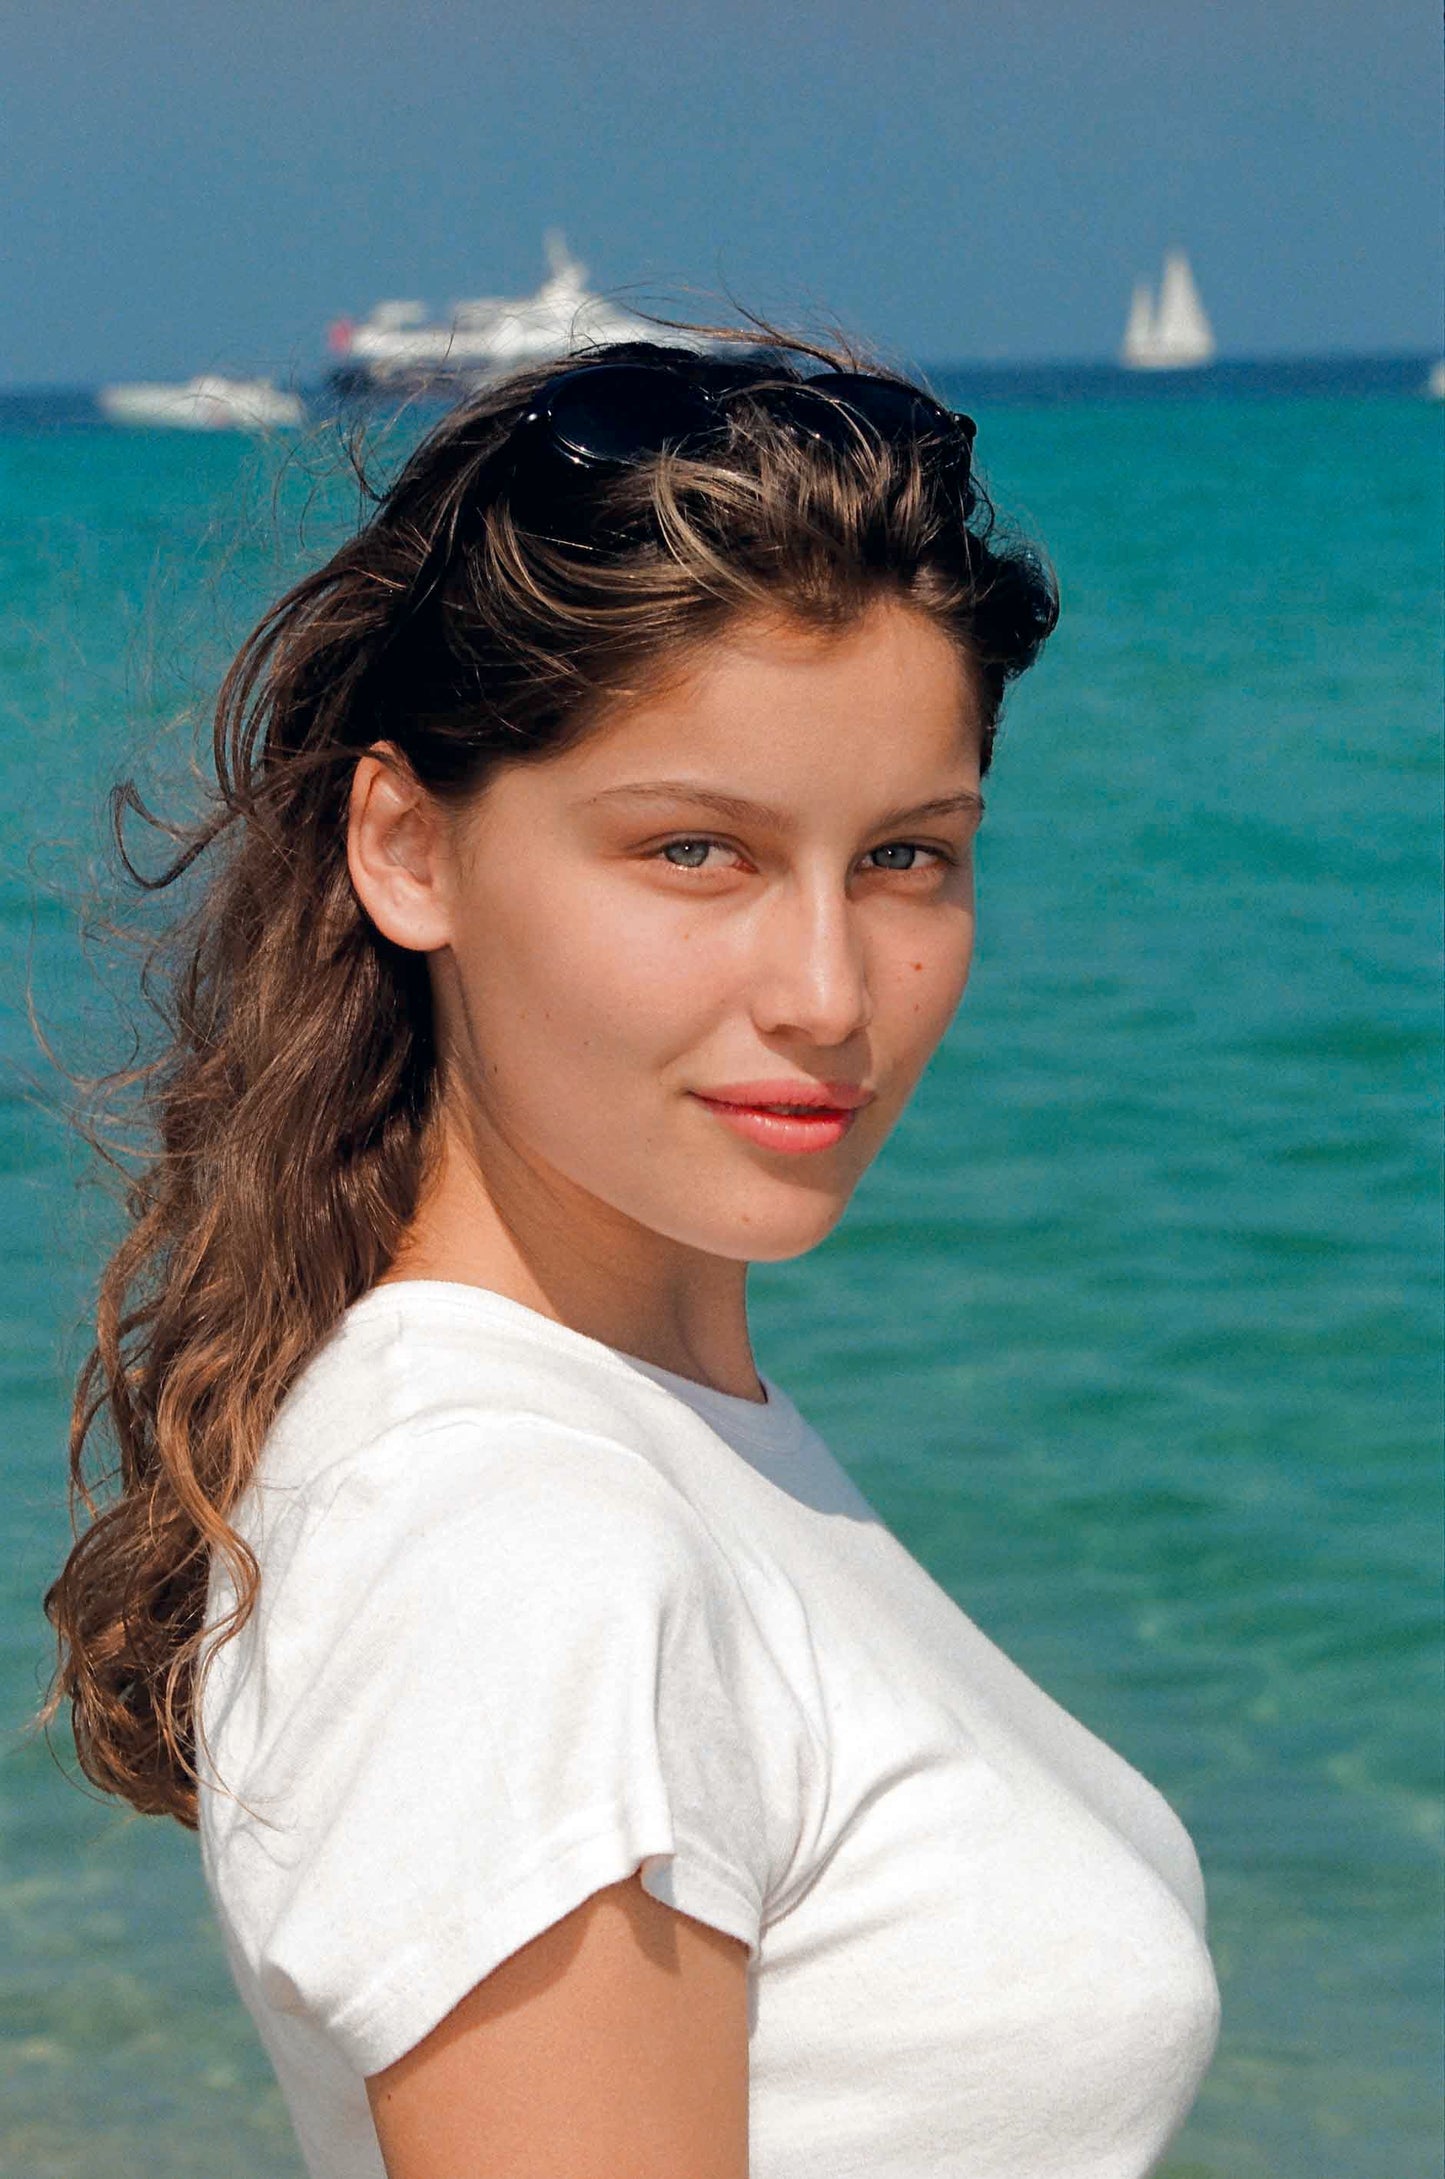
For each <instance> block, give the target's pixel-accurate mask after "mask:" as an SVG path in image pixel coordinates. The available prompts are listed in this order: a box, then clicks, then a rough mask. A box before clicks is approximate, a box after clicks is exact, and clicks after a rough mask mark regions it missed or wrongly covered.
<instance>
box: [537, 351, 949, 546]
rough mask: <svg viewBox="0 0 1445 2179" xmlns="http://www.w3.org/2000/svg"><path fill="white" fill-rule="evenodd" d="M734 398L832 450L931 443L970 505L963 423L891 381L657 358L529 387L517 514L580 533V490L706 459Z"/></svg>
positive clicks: (561, 531)
mask: <svg viewBox="0 0 1445 2179" xmlns="http://www.w3.org/2000/svg"><path fill="white" fill-rule="evenodd" d="M690 360H691V359H690ZM709 380H711V383H709ZM740 395H745V396H746V397H747V398H748V399H750V400H753V401H757V402H760V403H761V404H762V405H763V406H764V407H766V408H767V409H768V410H769V412H770V413H771V414H773V415H775V416H779V417H781V418H782V419H783V420H784V421H785V422H786V423H787V424H788V425H789V426H790V427H791V428H792V429H793V430H795V431H797V432H798V433H799V434H800V436H801V437H803V438H804V439H808V440H811V441H812V442H813V443H814V444H816V445H821V446H825V447H828V448H829V449H831V450H832V451H833V452H835V453H838V454H843V455H846V454H856V453H857V452H858V450H859V448H860V445H866V446H870V447H876V446H878V445H881V446H883V447H884V448H885V449H893V448H898V449H902V448H904V447H907V446H910V445H913V444H915V443H917V442H919V441H925V440H928V441H933V442H934V443H935V444H936V445H937V448H938V453H939V458H940V460H941V461H942V462H946V463H947V465H948V466H949V468H950V469H951V470H952V472H953V480H954V483H955V488H956V489H957V490H958V491H959V492H960V493H961V495H962V496H963V499H964V506H965V513H966V512H967V511H968V508H969V506H970V505H971V494H970V492H969V486H968V477H969V466H970V456H971V453H972V448H973V441H974V434H975V430H976V426H975V424H974V422H973V419H972V417H969V416H960V415H957V414H955V412H954V411H953V410H951V409H946V408H945V407H944V406H943V404H942V403H941V402H939V401H934V400H932V399H931V398H930V397H929V396H928V395H927V394H922V393H919V392H917V391H916V390H915V388H913V387H912V386H908V385H905V384H903V383H902V382H901V381H900V380H898V379H894V378H882V377H878V376H875V375H874V374H872V373H870V372H866V371H821V372H819V373H817V375H816V376H814V377H812V378H808V379H773V380H769V379H766V378H761V379H760V378H758V377H757V376H756V374H755V373H754V372H752V371H749V370H747V369H745V368H741V369H740V368H739V367H737V366H735V365H727V364H713V365H711V366H709V365H707V364H706V363H693V367H692V369H690V370H689V369H686V368H685V367H684V368H679V367H678V366H676V365H674V364H672V363H668V362H661V361H659V362H655V363H644V362H627V363H595V364H581V365H577V366H574V367H573V368H572V369H570V370H566V371H561V372H559V373H558V374H557V376H556V377H555V378H550V379H548V380H547V382H546V384H545V385H543V386H541V387H539V388H538V390H537V393H536V394H535V396H534V397H533V400H532V402H531V404H530V406H529V407H528V409H527V411H526V413H525V415H524V416H522V417H521V418H520V419H519V421H518V424H517V426H516V429H515V431H514V433H513V437H512V443H511V448H510V455H511V464H510V466H511V488H510V492H509V498H510V501H511V505H512V508H513V511H514V513H515V514H516V515H517V517H518V519H519V520H521V521H522V522H523V523H524V525H525V526H526V527H529V528H530V527H533V526H541V527H545V528H546V529H548V530H549V531H550V532H551V533H552V534H553V535H556V536H561V537H570V536H575V535H577V534H579V530H578V525H577V523H576V520H575V517H576V516H577V515H578V514H580V513H581V512H582V509H581V508H580V507H579V506H578V504H577V491H576V488H577V486H578V484H579V483H584V482H585V481H587V480H590V479H594V478H597V479H600V478H602V477H604V476H607V475H613V474H616V473H617V472H618V471H620V470H624V469H629V468H634V467H636V466H637V465H638V464H639V463H641V462H645V461H650V460H653V459H655V458H656V457H657V456H658V455H659V454H663V453H674V454H684V455H688V454H692V455H703V454H706V452H707V451H708V449H709V447H711V446H714V445H716V444H717V443H718V442H719V441H720V440H721V439H722V438H723V437H724V436H725V434H726V432H727V428H728V422H727V404H728V401H729V400H730V399H731V398H735V397H737V396H740ZM569 518H570V519H569Z"/></svg>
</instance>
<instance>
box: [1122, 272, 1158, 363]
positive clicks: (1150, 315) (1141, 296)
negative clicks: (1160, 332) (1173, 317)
mask: <svg viewBox="0 0 1445 2179" xmlns="http://www.w3.org/2000/svg"><path fill="white" fill-rule="evenodd" d="M1153 345H1154V297H1153V294H1152V293H1151V291H1150V289H1149V285H1148V282H1147V281H1144V280H1136V281H1135V283H1134V299H1133V301H1132V302H1131V303H1130V305H1129V322H1128V324H1127V325H1126V326H1125V328H1124V346H1123V348H1122V350H1121V351H1120V354H1121V356H1122V359H1123V361H1124V362H1125V363H1137V362H1138V361H1139V360H1140V358H1141V357H1142V356H1144V355H1147V354H1148V353H1149V352H1150V351H1151V350H1152V348H1153Z"/></svg>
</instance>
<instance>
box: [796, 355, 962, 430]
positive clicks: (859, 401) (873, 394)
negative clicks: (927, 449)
mask: <svg viewBox="0 0 1445 2179" xmlns="http://www.w3.org/2000/svg"><path fill="white" fill-rule="evenodd" d="M808 387H809V390H810V391H811V392H815V393H822V394H827V395H828V396H829V397H830V399H832V400H834V401H838V402H841V403H842V405H843V406H844V407H845V408H847V409H850V410H851V411H852V413H853V414H854V415H855V416H857V417H859V418H860V419H861V420H862V421H863V422H864V423H865V424H867V425H869V426H870V427H871V429H872V430H874V431H875V432H876V433H877V434H878V436H879V438H880V439H882V441H883V442H884V444H885V445H886V446H897V445H900V444H902V443H903V442H904V441H905V440H909V439H924V438H928V437H930V436H933V437H956V436H959V435H962V436H963V437H964V438H966V439H967V441H968V442H969V444H970V445H972V443H973V437H974V424H973V420H972V418H971V417H968V416H955V415H954V414H953V413H952V412H951V410H949V409H946V408H944V407H943V406H942V404H941V403H940V402H937V401H931V400H930V399H929V398H928V396H927V395H926V394H921V393H915V392H914V390H913V388H912V387H911V386H900V385H897V384H895V383H894V381H893V380H892V379H887V378H871V377H869V376H868V375H867V374H866V373H864V372H862V371H824V372H823V373H822V374H821V375H820V376H819V377H817V378H810V379H809V380H808Z"/></svg>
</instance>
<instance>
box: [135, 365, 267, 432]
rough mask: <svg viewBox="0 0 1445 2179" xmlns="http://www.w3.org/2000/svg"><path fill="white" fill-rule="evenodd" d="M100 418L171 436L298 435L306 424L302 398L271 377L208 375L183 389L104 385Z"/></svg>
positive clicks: (187, 383) (188, 383) (191, 381)
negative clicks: (221, 433) (189, 433)
mask: <svg viewBox="0 0 1445 2179" xmlns="http://www.w3.org/2000/svg"><path fill="white" fill-rule="evenodd" d="M98 399H99V402H100V409H101V414H102V415H104V416H108V417H109V418H110V421H111V422H112V423H113V424H138V425H148V426H156V425H159V426H162V427H163V428H165V429H167V430H171V431H294V430H295V428H296V426H297V425H298V424H300V423H301V422H303V421H304V417H305V411H304V410H303V408H302V406H301V402H300V399H299V397H298V396H297V395H296V394H294V393H283V392H282V391H281V389H280V388H279V387H278V386H277V385H275V384H274V382H273V381H272V380H271V379H269V378H221V377H218V376H217V374H216V373H215V372H203V373H202V374H201V375H200V377H198V378H188V379H187V380H186V382H185V384H184V385H183V386H162V385H141V386H102V388H101V390H100V393H99V396H98Z"/></svg>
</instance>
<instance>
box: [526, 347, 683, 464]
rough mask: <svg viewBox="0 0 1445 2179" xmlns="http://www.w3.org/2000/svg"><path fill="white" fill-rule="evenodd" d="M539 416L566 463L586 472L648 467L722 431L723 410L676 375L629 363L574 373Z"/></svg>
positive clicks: (559, 384) (556, 385) (543, 405)
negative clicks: (671, 450) (670, 451)
mask: <svg viewBox="0 0 1445 2179" xmlns="http://www.w3.org/2000/svg"><path fill="white" fill-rule="evenodd" d="M534 413H535V414H536V416H537V418H538V420H539V421H540V420H541V419H543V418H545V420H546V422H547V423H548V424H550V426H551V430H552V443H553V445H554V446H555V447H556V449H557V451H558V452H559V453H560V454H561V455H562V456H563V458H564V459H565V460H568V461H571V462H574V463H576V464H578V465H579V466H581V467H588V466H590V465H592V464H593V463H600V462H617V463H623V464H625V463H629V462H638V461H645V460H646V459H647V457H648V456H649V455H652V454H660V453H661V452H662V451H663V449H664V448H665V447H669V446H677V445H680V444H681V443H682V442H683V441H685V440H691V439H697V438H710V437H712V436H713V435H714V434H715V433H716V432H717V431H718V430H719V429H720V418H719V415H718V410H717V407H716V405H715V404H714V403H713V402H712V401H710V400H709V399H708V397H707V395H706V394H705V393H704V392H703V391H702V389H701V388H700V387H697V386H690V385H689V384H688V383H687V381H686V380H685V379H682V378H680V377H677V376H675V375H674V374H673V373H672V372H670V371H659V370H649V369H646V368H644V367H642V366H640V365H637V364H629V363H599V364H597V365H596V366H595V367H594V368H592V369H585V368H584V369H582V370H579V371H572V372H569V373H568V374H567V376H566V377H565V378H562V379H559V380H557V381H555V382H554V383H553V386H552V388H551V391H550V393H549V394H548V395H547V397H546V399H545V401H544V402H543V403H541V404H539V407H538V409H537V410H536V411H535V412H534Z"/></svg>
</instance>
